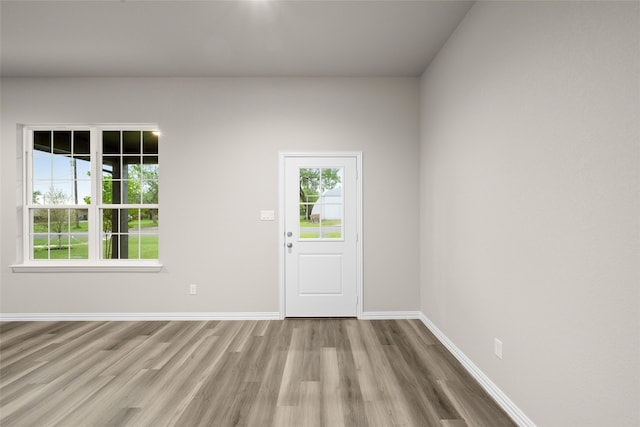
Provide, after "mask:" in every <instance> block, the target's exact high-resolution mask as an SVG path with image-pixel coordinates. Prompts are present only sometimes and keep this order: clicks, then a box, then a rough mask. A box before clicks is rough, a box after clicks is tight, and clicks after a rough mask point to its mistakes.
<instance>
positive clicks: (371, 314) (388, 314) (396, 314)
mask: <svg viewBox="0 0 640 427" xmlns="http://www.w3.org/2000/svg"><path fill="white" fill-rule="evenodd" d="M421 315H422V313H421V312H419V311H363V312H362V315H361V316H360V317H359V319H361V320H385V319H420V316H421Z"/></svg>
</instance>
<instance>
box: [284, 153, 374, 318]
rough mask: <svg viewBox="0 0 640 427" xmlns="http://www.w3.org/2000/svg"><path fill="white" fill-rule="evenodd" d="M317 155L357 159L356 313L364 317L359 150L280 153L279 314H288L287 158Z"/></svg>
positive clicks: (360, 165)
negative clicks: (286, 268)
mask: <svg viewBox="0 0 640 427" xmlns="http://www.w3.org/2000/svg"><path fill="white" fill-rule="evenodd" d="M315 157H324V158H326V157H336V158H338V157H340V158H344V157H352V158H354V159H355V161H356V175H357V182H356V192H357V194H356V209H357V213H356V222H357V224H356V227H357V243H356V258H357V261H356V269H357V271H356V293H357V305H356V315H357V317H358V318H361V317H362V313H363V287H364V286H363V279H362V278H363V263H362V242H363V235H362V231H363V228H362V187H363V185H362V152H358V151H346V152H345V151H332V152H281V153H280V155H279V182H278V187H279V190H278V191H279V200H280V203H279V205H280V215H279V221H278V223H279V227H278V233H279V239H278V244H279V282H280V283H279V289H280V296H279V305H280V308H279V315H280V319H284V318H285V315H286V280H285V277H286V270H285V255H286V236H285V233H286V230H285V209H286V207H285V202H286V201H285V160H286V159H288V158H315Z"/></svg>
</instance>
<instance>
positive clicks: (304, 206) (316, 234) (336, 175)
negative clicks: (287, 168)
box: [299, 168, 344, 239]
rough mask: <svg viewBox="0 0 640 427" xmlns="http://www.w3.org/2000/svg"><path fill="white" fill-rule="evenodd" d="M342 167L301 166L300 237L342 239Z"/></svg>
mask: <svg viewBox="0 0 640 427" xmlns="http://www.w3.org/2000/svg"><path fill="white" fill-rule="evenodd" d="M343 175H344V169H343V168H300V173H299V177H300V212H299V213H300V229H299V235H300V238H301V239H342V225H343V219H344V199H343V187H342V183H343Z"/></svg>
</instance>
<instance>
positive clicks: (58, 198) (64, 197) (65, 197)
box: [43, 181, 73, 205]
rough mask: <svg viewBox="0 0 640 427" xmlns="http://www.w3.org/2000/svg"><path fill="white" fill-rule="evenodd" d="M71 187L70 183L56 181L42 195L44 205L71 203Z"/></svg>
mask: <svg viewBox="0 0 640 427" xmlns="http://www.w3.org/2000/svg"><path fill="white" fill-rule="evenodd" d="M72 192H73V186H72V183H71V182H70V181H66V182H63V181H57V182H55V183H54V185H52V186H51V187H49V188H48V189H47V190H46V192H45V193H44V194H43V197H44V203H46V204H48V205H64V204H67V203H72V202H71V196H72Z"/></svg>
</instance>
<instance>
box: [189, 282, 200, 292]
mask: <svg viewBox="0 0 640 427" xmlns="http://www.w3.org/2000/svg"><path fill="white" fill-rule="evenodd" d="M189 293H190V294H191V295H195V294H197V293H198V285H196V284H195V283H192V284H190V285H189Z"/></svg>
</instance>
